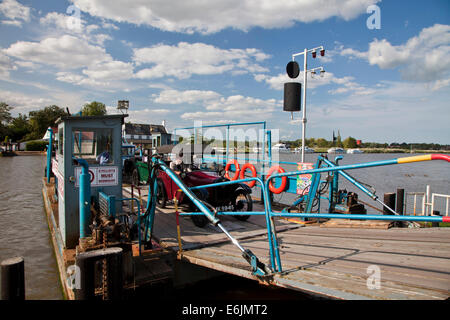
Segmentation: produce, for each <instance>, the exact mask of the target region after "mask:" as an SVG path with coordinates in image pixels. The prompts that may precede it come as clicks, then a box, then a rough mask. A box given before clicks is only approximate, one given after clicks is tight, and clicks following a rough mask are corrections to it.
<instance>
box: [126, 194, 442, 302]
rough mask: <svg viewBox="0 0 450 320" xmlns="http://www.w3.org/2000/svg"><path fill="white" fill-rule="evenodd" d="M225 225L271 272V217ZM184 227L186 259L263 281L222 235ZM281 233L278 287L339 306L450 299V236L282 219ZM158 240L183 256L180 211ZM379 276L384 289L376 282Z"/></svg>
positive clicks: (165, 217) (169, 212)
mask: <svg viewBox="0 0 450 320" xmlns="http://www.w3.org/2000/svg"><path fill="white" fill-rule="evenodd" d="M126 196H129V194H126ZM255 209H256V210H261V211H262V208H261V207H260V208H255ZM221 221H222V222H223V225H224V226H225V228H227V230H229V231H230V233H231V234H232V235H233V236H234V237H236V238H237V239H238V240H239V243H240V244H241V245H242V246H243V247H244V248H245V249H250V250H251V251H252V252H253V253H254V254H255V255H256V256H257V257H258V258H259V259H260V260H261V261H262V262H264V263H266V264H268V265H270V258H269V248H268V242H267V229H266V226H265V219H264V217H262V216H252V217H250V218H249V220H247V221H246V222H241V221H238V220H236V219H235V218H233V217H225V216H223V217H221ZM180 226H181V235H182V243H183V252H182V254H181V255H179V259H181V260H184V261H187V262H190V263H193V264H196V265H200V266H203V267H206V268H210V269H214V270H218V271H222V272H226V273H230V274H234V275H237V276H241V277H245V278H249V279H254V280H257V279H256V277H254V276H252V274H251V269H250V266H249V264H248V263H247V262H246V261H245V260H244V259H243V258H242V256H241V253H240V251H239V249H238V248H237V247H236V246H235V245H233V244H232V243H231V242H230V241H229V240H228V239H227V238H226V236H225V235H224V234H223V233H221V232H219V231H218V230H217V228H215V227H213V226H211V225H208V226H207V227H205V228H198V227H196V226H195V225H194V224H193V223H192V222H191V219H190V218H189V217H181V218H180ZM276 229H277V231H278V234H277V235H278V242H279V248H280V253H281V262H282V268H283V273H281V274H275V275H273V276H272V277H271V279H270V281H269V283H270V284H271V285H276V286H280V287H285V288H289V289H293V290H300V291H304V292H307V293H312V294H317V295H320V296H326V297H330V298H338V299H447V298H448V297H449V296H450V229H449V228H427V229H407V228H402V229H399V228H391V229H386V230H383V229H357V228H320V227H318V226H313V225H307V226H304V227H303V226H302V225H299V224H296V223H291V222H289V221H286V220H283V219H277V220H276ZM154 237H155V238H156V239H157V240H159V241H160V243H161V245H162V246H164V247H166V248H170V249H172V250H178V242H177V233H176V218H175V214H174V209H173V207H170V206H169V207H168V208H167V209H165V210H158V211H157V213H156V216H155V225H154ZM377 270H378V271H379V275H380V283H379V284H380V287H379V289H377V288H374V287H376V284H377V283H376V281H374V280H373V279H374V278H373V277H374V276H375V274H374V271H377ZM371 288H372V289H371Z"/></svg>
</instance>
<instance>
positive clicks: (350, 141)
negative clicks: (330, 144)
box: [343, 137, 358, 148]
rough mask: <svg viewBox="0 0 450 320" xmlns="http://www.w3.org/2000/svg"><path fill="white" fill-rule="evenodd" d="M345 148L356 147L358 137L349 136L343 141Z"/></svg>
mask: <svg viewBox="0 0 450 320" xmlns="http://www.w3.org/2000/svg"><path fill="white" fill-rule="evenodd" d="M343 145H344V148H356V147H357V146H358V145H357V144H356V139H355V138H352V137H348V138H347V139H345V140H344V142H343Z"/></svg>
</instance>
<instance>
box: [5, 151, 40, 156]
mask: <svg viewBox="0 0 450 320" xmlns="http://www.w3.org/2000/svg"><path fill="white" fill-rule="evenodd" d="M11 155H13V156H45V155H47V152H46V151H11Z"/></svg>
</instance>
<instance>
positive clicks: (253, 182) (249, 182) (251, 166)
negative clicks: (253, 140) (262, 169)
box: [240, 162, 258, 188]
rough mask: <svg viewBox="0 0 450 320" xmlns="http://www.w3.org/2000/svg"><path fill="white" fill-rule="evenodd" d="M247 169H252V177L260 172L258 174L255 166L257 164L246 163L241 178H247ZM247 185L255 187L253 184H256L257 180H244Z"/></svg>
mask: <svg viewBox="0 0 450 320" xmlns="http://www.w3.org/2000/svg"><path fill="white" fill-rule="evenodd" d="M247 169H250V171H251V172H252V178H255V177H256V176H257V175H258V174H257V172H256V168H255V166H254V165H252V164H251V163H248V162H247V163H246V164H244V165H243V166H242V169H241V175H240V178H241V179H245V170H247ZM244 183H245V184H246V185H248V186H249V187H250V188H253V186H254V185H255V183H256V180H253V181H248V182H244Z"/></svg>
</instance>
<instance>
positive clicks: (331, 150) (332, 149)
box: [327, 148, 345, 153]
mask: <svg viewBox="0 0 450 320" xmlns="http://www.w3.org/2000/svg"><path fill="white" fill-rule="evenodd" d="M327 152H328V153H345V150H344V149H342V148H330V149H328V150H327Z"/></svg>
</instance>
